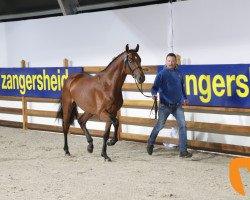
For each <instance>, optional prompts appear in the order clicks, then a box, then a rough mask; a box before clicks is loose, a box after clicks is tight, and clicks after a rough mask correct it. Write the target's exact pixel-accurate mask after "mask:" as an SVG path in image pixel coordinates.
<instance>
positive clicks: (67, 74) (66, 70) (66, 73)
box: [61, 69, 69, 87]
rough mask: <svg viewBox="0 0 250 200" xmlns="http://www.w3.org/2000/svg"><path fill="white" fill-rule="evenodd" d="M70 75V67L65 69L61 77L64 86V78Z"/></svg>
mask: <svg viewBox="0 0 250 200" xmlns="http://www.w3.org/2000/svg"><path fill="white" fill-rule="evenodd" d="M68 76H69V72H68V69H65V75H62V78H61V86H62V87H63V84H64V80H66V79H67V78H68Z"/></svg>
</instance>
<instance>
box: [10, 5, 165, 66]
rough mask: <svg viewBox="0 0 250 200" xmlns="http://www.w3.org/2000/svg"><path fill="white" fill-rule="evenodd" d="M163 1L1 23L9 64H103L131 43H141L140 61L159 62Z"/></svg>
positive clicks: (162, 55)
mask: <svg viewBox="0 0 250 200" xmlns="http://www.w3.org/2000/svg"><path fill="white" fill-rule="evenodd" d="M167 16H168V4H163V5H154V6H149V7H140V8H131V9H122V10H112V11H105V12H95V13H87V14H79V15H73V16H66V17H53V18H46V19H38V20H26V21H20V22H12V23H7V24H6V30H7V33H8V34H7V44H8V64H9V65H10V66H12V65H13V66H14V65H18V64H19V60H20V59H25V60H27V61H30V65H31V66H55V65H57V66H58V65H61V64H62V60H63V58H64V57H67V58H69V59H70V60H72V61H73V65H74V66H77V65H107V64H108V63H109V62H110V61H111V59H112V58H113V57H114V56H116V55H118V54H119V53H121V52H122V51H124V50H125V45H126V44H127V43H129V44H130V47H131V48H135V46H136V44H140V45H141V51H140V52H141V55H142V57H143V59H142V61H143V64H159V63H161V61H162V57H164V55H165V53H166V52H165V50H166V48H165V47H166V45H167V30H168V29H167V23H168V17H167Z"/></svg>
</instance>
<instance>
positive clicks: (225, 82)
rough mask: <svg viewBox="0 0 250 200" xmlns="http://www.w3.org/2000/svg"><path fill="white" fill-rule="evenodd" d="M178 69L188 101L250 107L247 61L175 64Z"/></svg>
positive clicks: (220, 105)
mask: <svg viewBox="0 0 250 200" xmlns="http://www.w3.org/2000/svg"><path fill="white" fill-rule="evenodd" d="M163 67H164V66H163V65H161V66H158V71H160V70H162V69H163ZM178 69H179V70H180V71H181V72H182V74H183V77H184V83H185V89H186V93H187V97H188V99H189V101H190V104H189V105H199V106H218V107H239V108H250V96H249V87H250V84H249V78H250V76H249V73H250V72H249V70H250V64H231V65H230V64H227V65H179V66H178Z"/></svg>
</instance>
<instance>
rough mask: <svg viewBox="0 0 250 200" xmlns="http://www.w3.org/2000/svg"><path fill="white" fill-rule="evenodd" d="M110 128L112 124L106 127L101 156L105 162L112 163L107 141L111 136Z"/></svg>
mask: <svg viewBox="0 0 250 200" xmlns="http://www.w3.org/2000/svg"><path fill="white" fill-rule="evenodd" d="M110 127H111V122H107V123H106V126H105V132H104V135H103V146H102V154H101V156H102V157H104V159H105V161H106V160H108V161H111V159H110V157H108V155H107V141H108V139H109V134H110Z"/></svg>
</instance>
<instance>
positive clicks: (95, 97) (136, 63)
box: [57, 44, 145, 161]
mask: <svg viewBox="0 0 250 200" xmlns="http://www.w3.org/2000/svg"><path fill="white" fill-rule="evenodd" d="M138 50H139V45H138V44H137V46H136V48H135V49H129V45H128V44H127V45H126V48H125V51H124V52H122V53H121V54H119V55H118V56H117V57H116V58H114V59H113V60H112V61H111V62H110V64H109V65H108V66H107V67H106V68H105V69H104V70H103V71H101V72H99V73H97V74H96V75H95V76H92V75H90V74H88V73H85V72H83V73H74V74H72V75H70V76H69V77H68V78H67V79H66V80H65V82H64V85H63V88H62V97H61V100H60V103H61V104H60V108H59V110H58V112H57V118H58V119H59V118H61V119H62V121H63V122H62V127H63V133H64V151H65V155H70V152H69V147H68V140H67V134H68V130H69V127H70V124H73V122H74V119H77V120H78V123H79V124H80V127H81V129H82V130H83V132H84V133H85V136H86V139H87V141H88V143H89V144H88V147H87V150H88V152H89V153H92V152H93V148H94V145H93V139H92V137H91V135H90V133H89V131H88V129H87V128H86V122H87V121H88V120H89V119H90V118H91V117H92V116H94V115H95V116H97V117H98V118H99V120H100V121H104V122H106V125H105V131H104V135H103V147H102V153H101V156H102V157H104V159H105V160H106V159H107V160H108V161H111V159H110V158H109V157H108V155H107V145H109V146H111V145H114V144H115V143H116V142H117V141H118V136H117V131H118V127H119V120H118V119H117V112H118V110H119V109H120V108H121V107H122V104H123V97H122V86H123V83H124V81H125V79H126V76H127V75H128V74H131V75H132V76H133V78H134V79H135V80H136V81H137V82H138V83H143V82H144V81H145V75H144V73H143V70H142V67H141V58H140V56H139V55H138V53H137V52H138ZM77 106H78V107H80V108H81V109H82V110H83V111H84V113H83V114H81V115H79V114H78V111H77ZM112 124H113V126H114V136H113V138H112V139H111V140H109V141H108V139H109V134H110V128H111V125H112Z"/></svg>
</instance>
